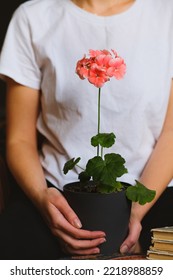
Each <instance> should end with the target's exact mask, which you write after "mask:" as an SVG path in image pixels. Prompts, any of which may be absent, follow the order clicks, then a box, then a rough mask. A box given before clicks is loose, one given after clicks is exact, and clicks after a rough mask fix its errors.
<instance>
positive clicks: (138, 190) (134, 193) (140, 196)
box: [126, 180, 156, 205]
mask: <svg viewBox="0 0 173 280" xmlns="http://www.w3.org/2000/svg"><path fill="white" fill-rule="evenodd" d="M155 194H156V192H155V191H153V190H149V189H148V188H146V187H145V186H144V185H143V184H141V183H140V182H138V181H137V180H136V185H135V186H130V187H128V188H127V190H126V196H127V198H128V199H130V200H132V201H134V202H139V204H141V205H144V204H145V203H147V202H151V201H152V200H153V198H154V197H155Z"/></svg>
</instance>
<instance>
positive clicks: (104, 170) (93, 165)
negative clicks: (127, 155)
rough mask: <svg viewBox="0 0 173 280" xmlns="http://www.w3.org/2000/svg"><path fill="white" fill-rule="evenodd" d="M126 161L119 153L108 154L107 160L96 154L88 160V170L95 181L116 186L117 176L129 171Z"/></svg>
mask: <svg viewBox="0 0 173 280" xmlns="http://www.w3.org/2000/svg"><path fill="white" fill-rule="evenodd" d="M124 163H125V160H124V159H123V158H122V157H121V156H120V155H119V154H114V153H112V154H106V155H105V160H103V159H102V158H101V157H99V156H96V157H94V158H92V159H90V160H89V161H88V163H87V166H86V172H87V174H88V175H89V176H91V177H92V178H93V180H94V181H96V182H100V183H101V184H103V185H108V186H111V187H114V188H115V185H116V179H117V177H120V176H122V175H123V174H124V173H127V169H126V168H125V167H124Z"/></svg>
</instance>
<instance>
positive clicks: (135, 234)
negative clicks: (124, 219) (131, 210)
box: [120, 217, 142, 254]
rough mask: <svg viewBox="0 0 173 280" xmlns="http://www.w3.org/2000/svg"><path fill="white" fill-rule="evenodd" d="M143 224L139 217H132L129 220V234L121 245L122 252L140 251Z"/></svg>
mask: <svg viewBox="0 0 173 280" xmlns="http://www.w3.org/2000/svg"><path fill="white" fill-rule="evenodd" d="M141 230H142V226H141V223H140V221H139V220H138V219H137V218H134V217H131V218H130V222H129V234H128V236H127V238H126V239H125V240H124V242H123V243H122V245H121V247H120V252H121V253H122V254H125V253H139V252H140V245H139V242H138V239H139V236H140V232H141Z"/></svg>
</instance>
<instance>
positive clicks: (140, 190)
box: [63, 50, 155, 204]
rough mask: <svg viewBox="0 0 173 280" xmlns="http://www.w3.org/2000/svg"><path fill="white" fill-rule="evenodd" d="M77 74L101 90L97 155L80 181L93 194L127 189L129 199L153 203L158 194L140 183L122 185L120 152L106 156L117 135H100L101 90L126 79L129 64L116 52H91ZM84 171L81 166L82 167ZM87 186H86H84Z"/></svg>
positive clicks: (67, 165)
mask: <svg viewBox="0 0 173 280" xmlns="http://www.w3.org/2000/svg"><path fill="white" fill-rule="evenodd" d="M76 73H77V75H78V76H79V78H80V79H82V80H83V79H88V81H89V82H90V83H91V84H93V85H94V86H95V87H97V88H98V120H97V123H98V125H97V135H95V136H93V137H92V138H91V145H92V146H94V147H96V156H94V157H93V158H91V159H89V160H88V162H87V164H86V167H85V169H82V171H81V173H80V174H79V177H78V179H79V180H80V181H81V182H84V183H86V182H90V181H92V182H94V186H92V191H93V188H94V191H95V192H100V193H110V192H117V191H121V190H122V189H124V188H126V196H127V198H128V199H130V200H132V201H138V202H139V203H140V204H145V203H146V202H150V201H152V200H153V198H154V196H155V191H153V190H149V189H148V188H146V187H145V186H144V185H143V184H141V183H140V182H139V181H137V180H136V184H135V185H134V186H131V185H125V186H126V187H125V186H124V184H123V183H121V182H120V181H119V180H118V178H119V177H121V176H122V175H123V174H125V173H127V172H128V171H127V168H126V167H125V159H124V158H123V157H122V156H121V155H120V154H116V153H108V154H104V149H105V148H110V147H112V145H114V143H115V138H116V136H115V134H114V133H113V132H111V133H101V132H100V116H101V112H100V108H101V88H102V87H103V85H104V84H105V83H106V82H108V81H110V79H111V78H115V79H117V80H119V79H122V78H123V77H124V75H125V73H126V64H125V62H124V59H123V58H121V57H120V56H119V55H118V54H117V53H116V51H115V50H111V51H108V50H89V57H87V56H86V55H84V57H83V58H82V59H81V60H79V61H78V62H77V65H76ZM79 161H80V157H78V158H76V159H75V158H72V159H70V160H69V161H67V162H66V163H65V165H64V168H63V172H64V174H67V172H68V171H69V170H71V169H73V168H74V167H75V166H76V165H77V166H79V165H78V163H79ZM79 167H80V166H79ZM80 168H81V167H80ZM81 185H82V186H84V185H85V184H81Z"/></svg>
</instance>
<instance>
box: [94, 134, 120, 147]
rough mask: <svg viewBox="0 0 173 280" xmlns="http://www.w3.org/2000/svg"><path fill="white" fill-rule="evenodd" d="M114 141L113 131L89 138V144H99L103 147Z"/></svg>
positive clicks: (110, 145) (109, 145) (110, 144)
mask: <svg viewBox="0 0 173 280" xmlns="http://www.w3.org/2000/svg"><path fill="white" fill-rule="evenodd" d="M114 143H115V134H114V133H99V134H97V135H96V136H93V137H92V138H91V145H92V146H94V147H97V146H98V145H100V146H101V147H103V148H110V147H112V145H113V144H114Z"/></svg>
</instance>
